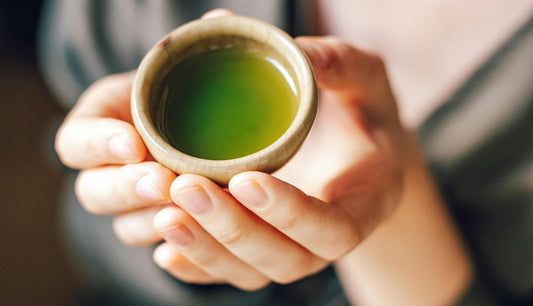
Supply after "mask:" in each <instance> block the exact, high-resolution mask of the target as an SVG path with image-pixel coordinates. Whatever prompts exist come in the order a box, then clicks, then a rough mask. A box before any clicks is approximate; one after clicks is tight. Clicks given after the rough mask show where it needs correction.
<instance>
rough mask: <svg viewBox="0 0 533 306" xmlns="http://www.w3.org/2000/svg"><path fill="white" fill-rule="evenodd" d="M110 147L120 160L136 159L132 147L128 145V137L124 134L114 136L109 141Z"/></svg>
mask: <svg viewBox="0 0 533 306" xmlns="http://www.w3.org/2000/svg"><path fill="white" fill-rule="evenodd" d="M108 145H109V149H110V150H111V152H113V154H115V155H116V156H118V157H120V158H124V159H132V158H134V157H135V156H134V155H133V151H132V150H131V147H130V146H129V144H128V141H127V140H126V136H124V135H122V134H119V135H116V136H113V137H112V138H111V139H110V140H109V142H108Z"/></svg>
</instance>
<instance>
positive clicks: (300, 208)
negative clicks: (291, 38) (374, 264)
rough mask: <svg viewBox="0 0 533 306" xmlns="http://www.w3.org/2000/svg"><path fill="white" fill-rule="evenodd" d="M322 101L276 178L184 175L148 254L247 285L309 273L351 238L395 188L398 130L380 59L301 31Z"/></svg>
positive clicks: (380, 217)
mask: <svg viewBox="0 0 533 306" xmlns="http://www.w3.org/2000/svg"><path fill="white" fill-rule="evenodd" d="M297 42H298V44H299V45H300V46H301V47H302V49H303V50H304V51H305V52H306V53H307V55H308V57H309V58H310V61H311V63H312V65H313V67H314V69H315V72H316V76H317V79H318V84H319V87H320V88H321V90H322V92H321V100H320V105H319V111H318V115H317V119H316V122H315V125H314V127H313V129H312V130H311V132H310V135H309V137H308V139H307V140H306V142H305V143H304V145H303V147H302V148H301V150H300V151H299V153H298V154H297V155H296V156H295V157H294V158H293V159H292V160H291V161H290V162H289V163H288V164H287V165H286V166H285V167H284V168H282V169H281V170H280V171H278V172H277V173H275V174H274V176H271V175H267V174H264V173H260V172H245V173H241V174H239V175H236V176H235V177H234V178H232V180H231V181H230V184H229V188H228V190H227V191H226V190H223V189H222V188H220V187H219V186H217V185H216V184H214V183H213V182H211V181H209V180H207V179H205V178H203V177H200V176H195V175H181V176H179V177H178V178H177V179H176V180H175V181H174V182H173V184H172V186H171V190H170V195H171V198H172V199H173V201H174V202H175V203H177V204H178V206H179V207H168V208H166V209H164V210H163V211H161V212H160V213H159V214H158V215H157V216H156V218H155V220H154V225H155V227H156V229H157V230H158V231H159V232H160V233H161V234H162V236H163V237H164V238H165V240H166V241H167V243H163V244H162V245H161V246H159V247H158V249H156V251H155V254H154V258H155V260H156V262H157V263H158V264H159V265H160V266H161V267H162V268H164V269H167V270H168V271H169V272H170V273H172V274H173V275H175V276H176V277H178V278H180V279H182V280H185V281H188V282H196V283H212V282H227V283H231V284H233V285H235V286H237V287H239V288H241V289H245V290H254V289H257V288H261V287H262V286H264V285H266V284H268V283H269V282H270V281H275V282H278V283H289V282H292V281H295V280H297V279H300V278H303V277H305V276H308V275H310V274H313V273H315V272H317V271H319V270H320V269H322V268H324V267H325V266H327V265H328V264H329V263H330V262H332V261H335V260H337V259H339V258H341V257H343V256H344V255H345V254H347V253H348V252H350V251H351V250H353V249H354V248H355V247H356V246H358V245H359V244H360V243H361V241H362V240H363V239H365V238H366V237H367V236H368V235H369V234H370V233H371V232H372V231H373V230H374V229H375V228H376V227H377V226H378V225H379V224H380V223H382V222H383V221H384V220H385V219H386V217H387V216H389V215H390V214H391V212H392V211H393V210H394V208H395V206H396V204H397V203H398V201H399V198H400V193H401V174H402V173H401V172H402V160H403V157H402V155H403V152H402V151H401V148H402V146H401V144H402V142H403V138H404V137H405V136H404V133H405V132H404V130H403V128H402V127H401V125H400V123H399V120H398V116H397V111H396V107H395V101H394V98H393V95H392V93H391V90H390V87H389V84H388V81H387V77H386V73H385V69H384V65H383V63H382V61H381V60H380V59H379V58H378V57H376V56H373V55H370V54H368V53H365V52H362V51H360V50H358V49H356V48H354V47H352V46H350V45H348V44H346V43H343V42H341V41H339V40H337V39H334V38H327V37H326V38H300V39H298V40H297Z"/></svg>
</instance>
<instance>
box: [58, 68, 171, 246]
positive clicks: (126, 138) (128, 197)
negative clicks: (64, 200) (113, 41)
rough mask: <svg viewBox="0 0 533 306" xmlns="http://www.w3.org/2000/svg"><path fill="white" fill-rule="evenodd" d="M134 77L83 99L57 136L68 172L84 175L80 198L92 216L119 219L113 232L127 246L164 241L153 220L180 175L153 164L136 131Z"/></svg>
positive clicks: (96, 87) (108, 81) (109, 81)
mask: <svg viewBox="0 0 533 306" xmlns="http://www.w3.org/2000/svg"><path fill="white" fill-rule="evenodd" d="M134 75H135V74H134V73H133V72H130V73H124V74H118V75H113V76H109V77H106V78H103V79H101V80H100V81H98V82H96V83H95V84H93V85H92V86H91V87H90V88H89V89H88V90H87V91H86V92H85V93H83V95H82V96H81V97H80V99H79V100H78V102H77V103H76V106H75V107H74V108H73V109H72V110H71V111H70V113H69V114H68V116H67V117H66V119H65V121H64V122H63V124H62V125H61V127H60V128H59V131H58V132H57V135H56V143H55V148H56V151H57V154H58V155H59V157H60V159H61V161H62V162H63V163H64V164H65V165H66V166H68V167H71V168H74V169H80V170H81V171H80V173H79V175H78V177H77V180H76V195H77V197H78V200H79V201H80V202H81V204H82V205H83V207H84V208H85V209H86V210H87V211H89V212H91V213H94V214H116V217H115V219H114V224H113V229H114V231H115V233H116V235H117V237H118V238H119V239H120V240H121V241H122V242H124V243H126V244H128V245H148V244H152V243H155V242H157V241H159V240H161V236H160V235H159V234H158V233H157V232H156V231H155V230H154V229H153V227H152V219H153V217H154V216H155V215H156V214H157V213H158V212H159V211H160V210H161V209H163V208H164V207H165V204H168V203H171V202H172V201H171V200H170V195H169V189H170V185H171V183H172V181H173V180H174V179H175V178H176V174H175V173H173V172H172V171H170V170H169V169H167V168H165V167H163V166H162V165H161V164H159V163H157V162H155V161H153V158H152V157H151V156H150V155H149V154H147V150H146V147H145V146H144V143H143V141H142V139H141V138H140V136H139V134H138V133H137V131H136V130H135V128H134V127H133V125H132V118H131V113H130V94H131V87H132V83H133V78H134Z"/></svg>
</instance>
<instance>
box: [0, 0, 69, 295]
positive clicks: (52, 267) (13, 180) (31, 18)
mask: <svg viewBox="0 0 533 306" xmlns="http://www.w3.org/2000/svg"><path fill="white" fill-rule="evenodd" d="M41 7H42V1H40V0H17V1H8V0H0V103H1V104H0V105H1V109H0V140H1V141H0V146H1V150H0V163H1V171H0V216H1V221H0V235H1V242H2V247H1V251H0V301H1V302H0V304H2V305H68V304H70V302H72V296H73V295H74V293H75V292H76V288H77V286H76V284H75V283H74V277H73V273H72V272H71V271H70V270H69V267H68V265H67V259H66V255H65V253H66V252H64V251H63V249H62V245H61V238H60V230H59V227H60V216H59V213H58V202H59V201H58V198H59V190H60V185H61V184H62V176H63V174H64V170H63V169H62V168H61V167H62V166H61V165H60V164H59V162H58V160H57V157H56V156H55V154H54V152H53V137H54V133H55V130H56V129H57V127H58V126H59V123H60V122H61V120H62V117H63V115H64V113H63V110H62V109H61V108H60V107H59V106H58V104H57V103H56V101H55V100H54V97H53V96H52V95H51V93H50V92H49V90H48V89H47V88H46V86H45V84H44V82H43V79H42V77H41V75H40V73H39V69H38V64H37V60H36V52H35V38H36V29H37V25H38V21H39V12H40V9H41Z"/></svg>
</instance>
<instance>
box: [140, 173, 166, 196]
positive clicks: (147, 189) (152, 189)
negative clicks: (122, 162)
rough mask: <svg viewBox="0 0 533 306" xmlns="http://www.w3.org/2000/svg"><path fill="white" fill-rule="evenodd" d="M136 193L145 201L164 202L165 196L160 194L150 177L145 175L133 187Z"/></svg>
mask: <svg viewBox="0 0 533 306" xmlns="http://www.w3.org/2000/svg"><path fill="white" fill-rule="evenodd" d="M135 189H136V190H137V193H138V194H139V195H140V196H141V197H142V198H143V199H145V200H150V201H156V200H164V199H165V196H163V194H162V193H161V191H160V190H159V188H157V186H156V185H155V184H154V181H153V180H152V178H151V177H150V175H145V176H143V177H141V179H139V180H138V181H137V185H135Z"/></svg>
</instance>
